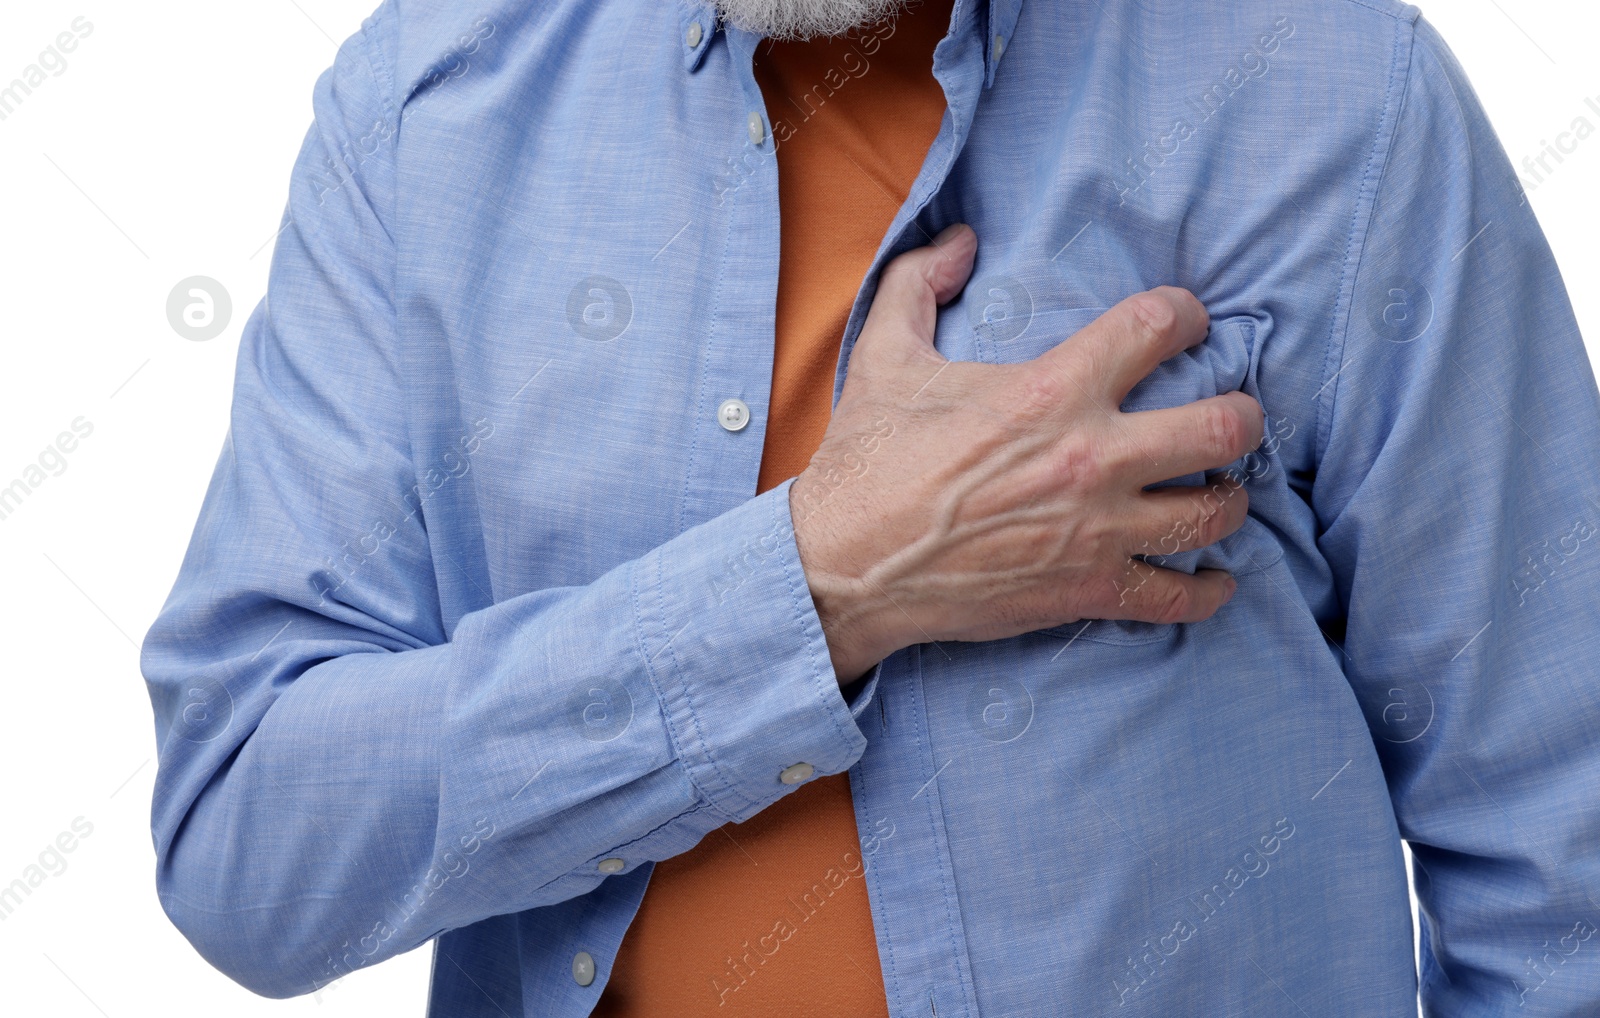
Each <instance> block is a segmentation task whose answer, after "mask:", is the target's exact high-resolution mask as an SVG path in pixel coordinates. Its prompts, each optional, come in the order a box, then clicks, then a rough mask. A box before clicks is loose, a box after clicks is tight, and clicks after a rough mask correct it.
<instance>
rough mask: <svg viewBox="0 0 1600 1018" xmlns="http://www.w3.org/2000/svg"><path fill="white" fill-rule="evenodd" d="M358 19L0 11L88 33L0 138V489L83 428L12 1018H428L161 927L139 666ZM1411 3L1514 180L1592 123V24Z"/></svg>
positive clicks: (1, 561) (42, 575) (29, 616)
mask: <svg viewBox="0 0 1600 1018" xmlns="http://www.w3.org/2000/svg"><path fill="white" fill-rule="evenodd" d="M375 2H376V0H260V2H255V3H242V4H235V3H217V2H210V3H195V2H172V0H168V2H165V3H162V4H160V5H159V6H156V5H130V4H114V3H104V2H91V0H84V2H81V3H64V2H61V0H36V2H32V3H29V4H26V5H17V4H8V5H7V9H6V11H5V13H4V14H0V85H3V84H4V83H5V82H7V81H9V80H10V79H11V78H12V77H13V76H14V75H16V74H17V73H18V72H20V71H21V70H22V69H23V68H24V67H25V66H27V65H28V64H30V63H32V62H34V61H35V60H36V59H37V57H38V53H39V51H40V50H41V49H43V48H44V47H45V46H47V45H49V44H50V43H51V42H52V41H53V40H54V39H55V37H56V36H57V35H58V34H59V33H60V32H62V31H66V30H68V26H69V25H70V24H71V23H72V21H73V20H74V18H76V17H78V16H80V15H81V16H83V17H85V18H87V19H88V21H89V22H91V23H92V24H93V26H94V29H93V33H92V34H91V35H90V36H89V37H88V38H86V39H84V40H82V41H81V43H80V44H79V46H78V49H77V50H76V51H75V52H74V53H72V54H69V55H67V57H66V59H67V62H68V66H67V68H66V70H65V71H64V72H62V73H61V74H60V75H59V76H56V77H51V78H48V79H47V80H46V81H45V82H44V83H43V84H42V85H40V86H38V88H37V89H36V90H35V91H34V93H33V94H32V95H31V96H30V97H28V98H27V99H26V101H25V102H24V103H23V104H22V105H21V106H20V107H18V108H17V109H15V110H14V111H13V112H12V113H11V115H10V116H9V117H8V118H7V119H5V120H4V121H0V167H3V169H0V296H3V301H0V337H3V344H4V345H3V348H0V349H3V357H0V486H3V485H5V484H9V483H10V481H11V480H12V479H13V478H14V477H17V476H20V474H21V472H22V470H23V468H24V467H25V466H26V465H27V464H28V463H30V462H34V461H35V460H36V459H37V457H38V455H39V453H40V451H41V450H42V449H44V448H45V446H47V445H48V444H49V443H51V442H52V441H53V440H54V438H55V436H56V435H57V433H58V432H60V431H62V430H64V429H66V428H67V427H68V426H69V423H70V422H71V421H72V420H74V419H75V418H77V417H80V416H82V417H86V418H87V419H88V420H89V421H90V422H92V423H93V426H94V432H93V434H92V435H91V436H90V437H89V438H88V439H86V440H84V441H83V442H82V444H81V445H80V446H79V447H78V449H77V450H76V451H75V452H73V453H72V454H71V455H70V457H68V461H67V462H68V467H67V469H66V470H65V472H64V473H62V474H61V475H60V476H53V477H50V478H49V480H48V482H47V483H45V484H43V485H41V486H40V487H39V488H38V490H37V491H35V492H34V493H33V494H32V495H31V496H30V497H29V498H28V499H27V501H26V502H25V503H24V504H23V505H22V506H21V507H20V509H18V510H17V511H16V512H15V513H14V514H13V515H12V516H10V517H9V518H7V519H4V520H0V577H3V579H4V582H3V583H0V620H3V631H0V632H3V637H4V646H5V648H6V650H7V657H6V659H5V660H6V661H8V662H9V664H8V665H6V666H5V670H4V672H3V673H0V675H3V677H0V684H3V685H0V689H3V690H4V698H3V700H0V774H3V775H4V784H3V786H0V787H3V788H4V792H3V793H0V886H4V885H6V884H9V883H10V882H11V881H12V880H13V879H15V878H17V877H19V876H21V875H22V872H23V869H24V868H25V867H26V866H28V865H29V864H30V863H34V862H36V861H37V858H38V856H39V853H40V852H41V851H42V850H43V849H45V848H46V847H47V846H48V845H50V844H52V843H53V842H54V841H55V839H56V838H57V836H58V835H59V834H60V833H61V832H63V831H67V830H68V829H69V826H70V825H71V823H72V821H73V820H74V819H75V818H77V817H83V818H84V819H85V820H86V821H87V822H88V823H91V824H93V833H92V834H91V835H90V836H89V837H87V838H85V839H82V840H81V842H80V843H79V844H78V845H77V847H76V849H75V850H74V851H73V852H72V853H71V854H70V855H66V856H65V859H66V861H67V863H68V866H67V868H66V869H65V870H63V871H62V872H60V873H59V874H58V875H54V876H51V877H50V878H49V879H48V880H46V881H45V882H44V883H43V884H42V885H41V886H40V887H38V888H37V889H36V890H35V891H34V893H33V894H32V896H31V897H29V898H27V899H25V900H24V901H23V902H22V905H21V906H20V907H19V908H18V909H17V910H16V911H15V912H14V913H12V914H11V915H10V916H9V917H6V918H5V919H3V921H0V1011H3V1012H4V1013H6V1014H15V1015H27V1016H32V1015H42V1014H49V1015H54V1016H63V1018H73V1016H79V1015H82V1016H90V1018H92V1016H94V1015H102V1016H108V1018H123V1016H129V1015H143V1014H161V1015H171V1016H188V1015H205V1016H208V1018H210V1016H213V1015H218V1014H225V1015H230V1016H232V1015H239V1016H248V1015H285V1014H305V1013H308V1012H315V1013H318V1014H322V1015H330V1016H332V1015H363V1016H365V1015H372V1014H376V1013H385V1014H416V1015H420V1014H421V1013H422V1010H423V1003H424V1000H425V999H426V987H427V978H428V959H429V956H430V953H431V952H430V951H429V950H419V951H415V952H413V953H411V954H410V955H407V956H405V957H403V958H400V959H397V960H395V961H392V962H389V963H387V964H384V965H382V966H380V967H377V968H375V969H372V970H367V971H362V972H358V973H356V974H355V975H352V976H350V977H348V978H346V979H344V980H342V981H340V982H339V983H337V984H335V985H334V987H333V988H331V989H329V990H326V991H324V993H323V994H322V995H321V996H320V999H318V998H312V997H303V998H299V999H296V1000H292V1001H269V1000H265V999H262V998H258V997H255V996H253V995H252V994H250V993H248V992H247V991H245V990H243V989H241V988H239V987H237V986H235V985H234V984H233V983H231V982H230V981H229V980H228V979H227V978H225V977H224V976H222V975H221V974H219V973H217V972H216V971H214V970H213V969H212V968H211V967H210V966H208V965H207V964H206V963H205V962H204V961H202V960H201V959H200V957H199V956H198V955H197V954H195V953H194V951H193V950H192V949H191V948H190V947H189V945H188V944H187V943H186V942H185V941H184V940H183V938H182V937H181V936H180V935H179V934H178V932H177V931H176V930H175V929H174V928H173V927H172V926H171V925H170V924H169V923H168V922H167V920H166V918H165V916H164V915H163V914H162V912H161V908H160V906H159V904H158V903H157V901H156V897H155V892H154V866H155V856H154V852H153V850H152V848H151V842H150V831H149V803H150V792H151V787H152V781H153V779H154V777H155V769H156V768H155V761H154V759H153V757H154V752H155V741H154V726H153V723H152V720H151V712H150V704H149V700H148V699H147V697H146V695H145V688H144V683H143V680H142V679H141V678H140V674H139V668H138V655H137V644H138V642H139V641H140V640H141V639H142V638H143V635H144V632H145V630H146V629H147V628H148V627H149V625H150V623H151V622H152V620H153V619H154V618H155V615H156V613H157V611H158V610H159V608H160V606H161V603H162V600H163V599H164V598H165V596H166V593H167V590H168V589H169V587H170V586H171V583H172V580H173V578H174V576H175V574H176V570H177V567H178V563H179V561H180V559H181V557H182V555H183V551H184V548H185V546H186V544H187V541H188V538H189V533H190V529H191V527H192V526H193V523H194V518H195V514H196V512H197V510H198V508H199V505H200V501H201V497H202V495H203V493H204V490H205V485H206V482H207V479H208V478H209V476H210V474H211V469H212V465H213V463H214V462H215V460H216V456H217V453H218V451H219V450H220V448H221V445H222V439H223V433H224V431H225V429H226V427H227V416H226V415H227V410H228V402H229V395H230V391H231V384H232V377H233V361H234V355H235V352H236V350H237V346H238V339H239V331H240V329H241V327H242V326H243V324H244V321H245V319H246V318H247V317H248V315H249V312H250V310H251V309H252V308H253V307H254V306H255V304H256V303H257V301H259V300H260V297H261V295H262V293H263V291H264V288H265V284H266V273H267V267H268V261H269V258H270V256H271V244H270V240H271V238H272V236H273V233H274V231H275V230H276V229H277V227H278V223H279V217H280V215H281V213H282V211H283V205H284V198H285V195H286V193H287V179H288V172H289V169H290V166H291V164H292V162H293V159H294V156H295V153H296V152H297V151H298V149H299V145H300V141H301V139H302V137H303V136H304V133H305V131H306V128H307V126H308V124H309V122H310V117H311V108H310V95H311V87H312V83H313V81H315V79H316V77H317V75H318V74H319V73H320V72H321V71H322V70H323V68H325V67H326V66H327V65H328V64H329V63H330V62H331V61H332V59H333V54H334V50H335V48H336V46H335V40H342V39H343V38H344V37H345V36H347V35H349V34H351V33H353V32H354V31H355V30H356V27H357V26H358V25H359V23H360V21H361V19H362V18H363V17H364V16H365V15H366V14H367V13H368V12H369V10H370V9H371V6H372V5H373V4H374V3H375ZM529 2H534V0H529ZM658 2H663V3H664V2H668V0H658ZM1328 2H1335V0H1328ZM1427 14H1428V16H1429V18H1430V19H1431V20H1432V21H1433V22H1434V24H1436V25H1437V26H1438V27H1439V28H1440V30H1441V31H1442V32H1443V34H1444V36H1445V38H1446V39H1447V40H1448V41H1449V42H1450V44H1451V46H1452V47H1453V49H1454V50H1455V52H1456V54H1457V56H1458V57H1459V58H1460V60H1461V62H1462V64H1463V65H1464V66H1465V67H1466V69H1467V72H1468V74H1469V75H1470V76H1471V78H1472V80H1473V82H1474V84H1475V86H1476V88H1477V91H1478V94H1479V96H1480V97H1481V98H1482V100H1483V102H1484V104H1485V105H1486V106H1487V107H1488V110H1489V114H1490V116H1491V118H1492V120H1493V122H1494V124H1495V126H1496V128H1497V129H1498V131H1499V134H1500V138H1501V141H1502V143H1503V144H1504V145H1505V148H1506V150H1507V152H1508V153H1509V154H1510V155H1511V158H1512V161H1513V162H1514V163H1516V164H1518V165H1519V166H1520V164H1521V163H1522V160H1523V157H1524V156H1536V155H1538V153H1539V152H1540V150H1541V149H1542V147H1543V143H1544V142H1545V141H1547V140H1549V141H1553V140H1554V139H1555V137H1556V135H1557V133H1558V132H1560V131H1564V130H1566V129H1567V128H1568V126H1569V125H1570V124H1571V122H1572V120H1573V119H1574V118H1575V117H1578V116H1580V115H1582V116H1587V117H1588V119H1589V120H1590V122H1591V123H1592V124H1595V125H1596V126H1597V127H1600V115H1597V114H1596V113H1595V111H1594V110H1592V109H1589V108H1588V107H1586V106H1585V104H1584V98H1585V96H1588V97H1592V98H1594V99H1595V101H1596V103H1597V104H1600V61H1597V60H1596V59H1595V56H1594V52H1593V51H1594V46H1595V40H1596V38H1600V11H1597V9H1596V8H1595V7H1594V6H1593V5H1591V4H1580V3H1579V2H1577V0H1520V2H1518V3H1516V4H1510V3H1509V0H1507V2H1506V4H1505V6H1504V9H1502V6H1501V4H1499V3H1496V2H1495V0H1438V2H1437V3H1436V4H1435V5H1433V6H1430V7H1429V8H1428V9H1427ZM1513 18H1515V21H1513V20H1512V19H1513ZM1530 179H1531V178H1530ZM1597 181H1600V136H1597V137H1594V138H1590V139H1587V140H1586V141H1583V142H1580V143H1579V145H1578V148H1577V150H1576V151H1575V152H1574V153H1572V154H1571V155H1568V156H1566V158H1565V162H1564V163H1562V164H1561V165H1560V166H1559V167H1558V168H1557V170H1556V172H1554V173H1553V174H1551V175H1549V176H1548V177H1547V178H1546V179H1545V181H1544V182H1543V183H1541V184H1539V185H1538V186H1537V187H1536V188H1533V189H1530V191H1529V196H1530V200H1531V201H1532V203H1533V206H1534V208H1535V210H1536V212H1537V213H1538V216H1539V219H1540V221H1541V222H1542V223H1543V225H1544V229H1545V232H1546V233H1547V235H1548V236H1549V239H1550V243H1551V245H1552V246H1553V247H1554V249H1555V252H1556V257H1557V258H1558V260H1559V261H1560V264H1561V266H1562V269H1563V272H1564V275H1565V278H1566V280H1567V285H1568V288H1569V290H1570V291H1572V299H1573V301H1574V303H1575V305H1576V307H1577V312H1578V319H1579V322H1580V324H1581V325H1582V326H1583V331H1584V334H1585V336H1586V337H1587V339H1588V346H1589V353H1590V357H1591V360H1595V359H1597V358H1596V355H1597V351H1600V288H1596V287H1595V286H1593V285H1592V284H1593V281H1594V280H1595V279H1596V274H1597V271H1600V243H1597V241H1596V230H1597V228H1600V199H1597V195H1596V187H1595V185H1596V182H1597ZM191 275H206V276H211V277H214V278H215V279H218V280H220V281H221V282H222V283H223V284H224V285H225V286H226V287H227V289H228V290H229V292H230V293H231V294H232V298H233V316H232V321H231V323H230V325H229V327H228V328H227V330H226V331H225V332H224V333H223V334H222V335H221V336H220V337H218V338H216V339H213V340H211V341H209V342H190V341H187V340H185V339H183V338H180V337H179V336H178V335H177V334H175V333H174V331H173V330H172V329H171V328H170V327H169V326H168V324H167V319H166V313H165V304H166V299H167V294H168V292H169V291H170V290H171V289H172V288H173V286H174V284H176V283H177V282H178V281H179V280H180V279H183V278H185V277H187V276H191Z"/></svg>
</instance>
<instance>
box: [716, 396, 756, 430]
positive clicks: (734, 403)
mask: <svg viewBox="0 0 1600 1018" xmlns="http://www.w3.org/2000/svg"><path fill="white" fill-rule="evenodd" d="M717 423H718V424H720V425H722V426H723V427H724V428H727V429H728V430H729V431H743V430H744V426H745V425H746V424H749V423H750V408H749V407H747V406H745V403H744V400H742V399H728V400H723V402H722V405H721V406H719V407H717Z"/></svg>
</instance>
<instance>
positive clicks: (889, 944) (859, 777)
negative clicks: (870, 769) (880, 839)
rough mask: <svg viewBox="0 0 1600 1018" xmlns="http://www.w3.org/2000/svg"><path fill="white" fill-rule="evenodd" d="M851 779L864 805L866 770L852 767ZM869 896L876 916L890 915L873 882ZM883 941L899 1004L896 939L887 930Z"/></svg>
mask: <svg viewBox="0 0 1600 1018" xmlns="http://www.w3.org/2000/svg"><path fill="white" fill-rule="evenodd" d="M850 777H851V780H853V781H855V782H857V783H858V784H859V785H860V786H861V792H860V795H859V796H856V797H855V799H854V801H856V802H859V803H863V804H864V803H866V801H867V774H866V770H865V768H861V767H852V768H851V769H850ZM860 833H861V832H860V829H859V827H858V828H857V831H856V834H857V836H859V835H860ZM867 895H868V896H869V897H870V898H871V899H872V901H873V902H875V903H876V904H877V908H876V910H875V915H882V916H888V915H890V912H889V905H888V903H887V902H886V901H884V898H883V891H882V889H881V888H878V887H877V886H875V885H874V884H873V882H872V881H871V880H868V881H867ZM874 930H876V919H875V920H874ZM874 939H878V938H877V937H876V935H874ZM882 940H883V945H882V946H883V947H884V948H885V949H886V950H887V952H888V955H889V957H888V962H889V972H888V977H887V978H888V985H889V988H890V990H891V992H890V994H889V999H890V1000H891V1001H895V1002H898V1001H899V1000H900V973H899V970H898V969H896V967H895V963H894V938H893V937H891V936H890V935H889V930H888V929H887V928H886V929H885V930H884V934H883V937H882ZM878 966H879V968H880V969H881V968H882V967H883V958H882V957H880V958H879V960H878Z"/></svg>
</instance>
